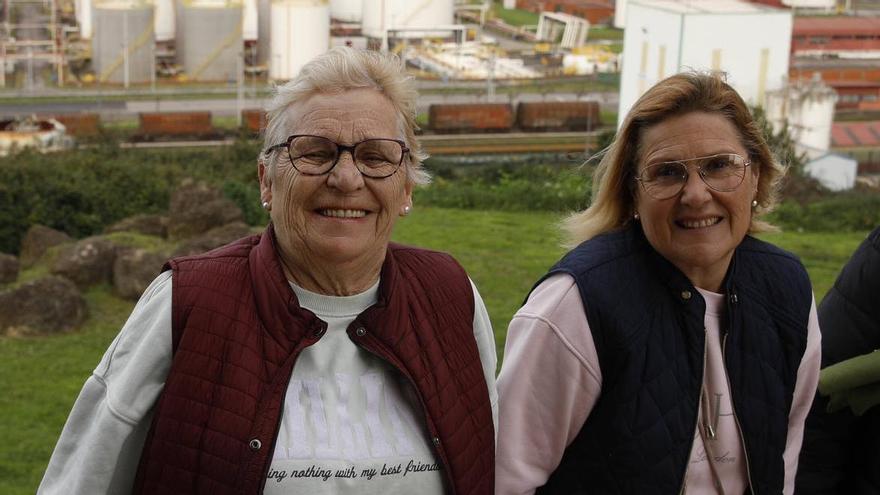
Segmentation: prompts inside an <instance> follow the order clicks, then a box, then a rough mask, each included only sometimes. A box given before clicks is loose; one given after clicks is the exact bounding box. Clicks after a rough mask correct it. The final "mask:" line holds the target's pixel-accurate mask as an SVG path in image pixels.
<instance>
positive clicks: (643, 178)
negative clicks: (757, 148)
mask: <svg viewBox="0 0 880 495" xmlns="http://www.w3.org/2000/svg"><path fill="white" fill-rule="evenodd" d="M692 161H697V162H699V169H698V170H699V172H698V173H699V175H700V177H701V178H702V179H703V182H705V183H706V185H707V186H709V187H710V188H712V189H714V190H716V191H720V192H730V191H733V190H734V189H736V188H737V187H739V185H740V184H742V181H743V178H744V177H745V168H746V166H747V165H748V163H747V162H746V161H745V159H744V158H743V157H741V156H739V155H735V154H721V155H713V156H708V157H701V158H692V159H690V160H683V161H675V162H663V163H658V164H655V165H650V166H648V167H645V169H644V170H642V172H641V173H640V174H639V181H640V182H641V183H642V186H643V187H644V188H645V191H646V192H647V193H648V194H650V195H651V196H652V197H654V198H655V199H667V198H671V197H673V196H675V195H676V194H678V193H679V192H681V190H682V189H683V188H684V185H685V184H686V183H687V180H688V167H687V164H686V163H687V162H692Z"/></svg>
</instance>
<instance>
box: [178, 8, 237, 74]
mask: <svg viewBox="0 0 880 495" xmlns="http://www.w3.org/2000/svg"><path fill="white" fill-rule="evenodd" d="M180 14H181V15H180V17H179V18H178V23H177V27H178V29H177V34H178V38H177V41H176V43H175V45H176V49H177V61H178V63H180V65H181V66H182V67H183V71H184V73H186V75H187V76H188V77H189V78H190V79H192V80H199V81H230V80H236V79H237V78H238V75H239V72H243V71H244V66H243V65H244V64H243V62H242V60H241V57H242V50H243V39H242V2H241V0H183V1H182V2H181V8H180Z"/></svg>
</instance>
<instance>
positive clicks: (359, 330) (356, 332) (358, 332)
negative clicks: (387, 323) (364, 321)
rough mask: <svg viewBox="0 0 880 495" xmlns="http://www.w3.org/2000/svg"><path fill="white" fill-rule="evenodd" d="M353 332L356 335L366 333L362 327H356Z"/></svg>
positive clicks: (360, 335)
mask: <svg viewBox="0 0 880 495" xmlns="http://www.w3.org/2000/svg"><path fill="white" fill-rule="evenodd" d="M354 333H355V334H357V336H358V337H363V336H364V335H366V334H367V329H366V328H364V327H358V328H357V330H355V331H354Z"/></svg>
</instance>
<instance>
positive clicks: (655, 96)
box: [563, 72, 786, 247]
mask: <svg viewBox="0 0 880 495" xmlns="http://www.w3.org/2000/svg"><path fill="white" fill-rule="evenodd" d="M688 112H708V113H714V114H718V115H721V116H723V117H724V118H726V119H728V120H729V121H730V122H731V123H732V124H733V125H734V127H736V129H737V130H738V132H739V135H740V139H741V141H742V145H743V147H745V149H746V150H747V151H748V154H749V156H748V159H749V160H750V161H751V162H752V165H751V166H752V167H759V168H758V171H759V172H760V176H759V179H758V194H757V196H756V197H755V199H756V200H757V201H758V206H757V207H756V208H754V209H753V214H752V221H751V224H750V225H749V232H750V233H754V232H766V231H772V230H776V228H775V227H774V226H772V225H771V224H769V223H767V222H765V221H763V220H760V217H761V216H762V215H765V214H767V213H768V212H770V211H772V210H773V208H774V207H775V206H776V202H777V195H778V190H779V184H780V182H781V180H782V178H783V176H784V175H785V171H786V167H785V166H783V165H781V164H779V163H778V162H777V161H776V160H774V158H773V156H772V153H771V152H770V148H769V147H768V146H767V142H766V141H765V140H764V136H763V134H762V131H761V129H760V127H759V126H758V124H757V123H756V122H755V120H754V118H753V117H752V114H751V112H750V111H749V108H748V107H747V106H746V104H745V102H744V101H743V100H742V98H741V97H740V96H739V94H737V92H736V91H735V90H734V89H733V88H732V87H731V86H730V85H729V84H727V83H726V82H725V81H724V77H723V74H720V73H716V72H712V73H703V72H685V73H681V74H676V75H674V76H671V77H668V78H666V79H664V80H662V81H660V82H658V83H657V84H656V85H654V86H653V87H652V88H651V89H649V90H648V91H647V92H646V93H645V94H644V95H642V96H641V98H639V99H638V101H636V103H635V105H633V107H632V109H631V110H630V111H629V113H628V114H627V116H626V119H624V121H623V125H622V126H621V128H620V130H619V131H618V132H617V135H616V136H615V138H614V141H613V142H612V143H611V145H610V146H609V147H608V148H606V149H605V150H604V151H603V156H602V159H601V161H600V162H599V165H598V166H597V167H596V170H595V172H594V173H593V197H592V202H591V204H590V207H589V208H587V209H586V210H583V211H581V212H578V213H575V214H573V215H571V216H569V217H568V218H567V219H565V220H564V221H563V229H564V230H565V231H566V233H567V243H566V244H567V246H568V247H574V246H577V245H578V244H580V243H581V242H584V241H586V240H588V239H591V238H593V237H595V236H597V235H599V234H603V233H605V232H610V231H613V230H618V229H621V228H623V227H625V226H626V225H628V224H629V223H630V222H632V221H633V213H634V212H635V193H636V191H635V187H636V181H635V174H636V170H637V169H638V160H639V152H640V150H639V148H640V145H641V138H642V134H643V133H644V131H645V129H647V128H649V127H651V126H653V125H656V124H658V123H660V122H662V121H663V120H665V119H668V118H670V117H673V116H677V115H682V114H685V113H688Z"/></svg>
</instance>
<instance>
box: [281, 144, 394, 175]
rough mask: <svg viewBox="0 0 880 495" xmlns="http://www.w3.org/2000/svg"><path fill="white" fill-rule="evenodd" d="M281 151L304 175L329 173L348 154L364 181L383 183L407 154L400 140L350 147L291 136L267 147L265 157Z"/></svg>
mask: <svg viewBox="0 0 880 495" xmlns="http://www.w3.org/2000/svg"><path fill="white" fill-rule="evenodd" d="M280 148H284V149H286V150H287V155H288V157H289V158H290V163H291V164H293V167H294V168H295V169H296V170H297V171H298V172H299V173H301V174H303V175H324V174H328V173H330V171H331V170H333V167H335V166H336V164H337V163H339V157H340V155H342V152H343V151H348V152H349V153H350V154H351V157H352V159H353V160H354V165H355V167H357V169H358V170H359V171H360V173H361V174H363V175H364V176H366V177H370V178H373V179H384V178H386V177H390V176H392V175H394V173H395V172H397V169H398V168H400V164H401V163H403V158H404V156H406V153H408V152H409V148H407V147H406V143H404V142H403V141H401V140H399V139H385V138H375V139H364V140H363V141H359V142H357V143H354V144H352V145H344V144H339V143H337V142H335V141H333V140H331V139H327V138H325V137H322V136H312V135H309V134H294V135H293V136H290V137H288V138H287V140H286V141H285V142H283V143H280V144H276V145H273V146H270V147H269V148H267V149H266V151H265V155H266V156H269V154H271V153H272V152H273V151H275V150H276V149H280Z"/></svg>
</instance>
